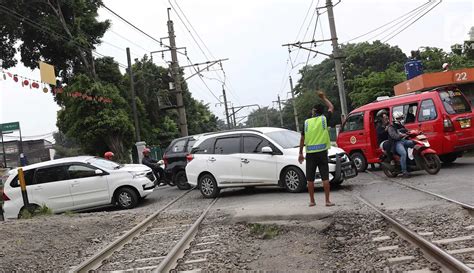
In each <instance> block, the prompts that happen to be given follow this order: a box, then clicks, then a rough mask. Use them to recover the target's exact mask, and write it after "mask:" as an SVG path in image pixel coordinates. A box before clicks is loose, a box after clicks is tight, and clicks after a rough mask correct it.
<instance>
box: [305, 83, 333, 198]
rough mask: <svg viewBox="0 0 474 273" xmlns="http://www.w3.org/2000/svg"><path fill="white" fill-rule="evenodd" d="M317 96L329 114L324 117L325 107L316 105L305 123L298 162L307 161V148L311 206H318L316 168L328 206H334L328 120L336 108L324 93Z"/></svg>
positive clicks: (318, 92) (307, 171)
mask: <svg viewBox="0 0 474 273" xmlns="http://www.w3.org/2000/svg"><path fill="white" fill-rule="evenodd" d="M316 94H317V95H318V97H319V98H320V99H321V100H322V101H323V102H324V104H325V105H326V107H327V108H328V113H327V114H326V115H324V114H323V113H324V106H322V105H320V104H316V105H314V106H313V109H312V117H311V118H309V119H307V120H306V121H305V122H304V130H302V131H301V140H300V153H299V157H298V161H299V162H300V164H302V163H303V162H304V160H305V157H304V155H303V146H306V179H307V180H308V192H309V201H310V203H309V206H310V207H312V206H314V205H316V203H315V201H314V179H315V176H316V168H318V170H319V174H320V175H321V179H322V180H323V187H324V195H325V197H326V206H328V207H330V206H334V203H331V201H330V200H329V190H330V186H329V163H328V149H329V148H330V147H331V140H330V139H329V128H328V120H329V119H330V118H331V116H332V113H333V112H334V106H333V105H332V103H331V102H330V101H329V100H328V98H327V97H326V95H325V94H324V92H322V91H317V92H316Z"/></svg>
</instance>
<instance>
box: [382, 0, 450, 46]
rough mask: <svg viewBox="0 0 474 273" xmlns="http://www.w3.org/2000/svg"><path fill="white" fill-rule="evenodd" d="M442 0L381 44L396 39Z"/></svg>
mask: <svg viewBox="0 0 474 273" xmlns="http://www.w3.org/2000/svg"><path fill="white" fill-rule="evenodd" d="M441 2H442V0H440V1H439V2H438V3H437V4H436V5H434V6H432V7H431V8H430V9H429V10H427V11H426V12H425V13H423V14H422V15H421V16H420V17H418V18H416V19H415V20H414V21H413V22H411V23H410V24H408V25H407V26H406V27H404V28H403V29H401V30H400V31H398V32H397V33H395V34H394V35H392V36H390V38H388V39H386V40H384V41H383V42H384V43H386V42H388V41H390V40H391V39H393V38H394V37H396V36H397V35H398V34H400V33H401V32H403V31H404V30H405V29H407V28H409V27H410V26H412V25H413V24H414V23H416V22H417V21H418V20H420V19H421V18H423V17H424V16H425V15H426V14H427V13H429V12H430V11H432V10H433V9H434V8H436V7H437V6H438V5H439V4H441Z"/></svg>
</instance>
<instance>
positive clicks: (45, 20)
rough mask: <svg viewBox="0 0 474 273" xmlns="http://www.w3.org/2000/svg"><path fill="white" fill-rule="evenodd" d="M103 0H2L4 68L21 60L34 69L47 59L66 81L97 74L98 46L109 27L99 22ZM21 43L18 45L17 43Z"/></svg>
mask: <svg viewBox="0 0 474 273" xmlns="http://www.w3.org/2000/svg"><path fill="white" fill-rule="evenodd" d="M101 3H102V1H100V0H87V1H84V0H68V1H62V0H38V1H26V0H19V1H8V0H0V13H2V16H0V25H1V26H2V27H1V28H0V37H1V38H0V59H2V60H4V62H3V67H4V68H9V67H12V66H15V65H16V64H17V60H16V59H15V54H16V53H17V52H18V51H19V52H20V55H21V61H22V63H23V64H24V65H25V66H26V67H29V68H31V69H34V68H37V67H38V61H40V60H44V61H46V62H48V63H50V64H52V65H54V66H55V68H56V71H58V72H59V75H60V76H61V77H62V78H63V80H64V81H65V82H67V81H68V79H70V78H71V77H72V76H73V73H74V72H78V70H80V71H81V72H83V73H85V74H88V75H89V76H92V77H94V76H95V75H94V69H93V66H92V64H91V62H92V56H91V55H92V52H91V50H94V49H95V45H97V44H99V43H100V38H101V37H102V36H103V35H104V33H105V31H106V30H107V29H108V27H109V25H110V23H109V22H108V21H103V22H99V21H97V9H98V8H99V7H100V5H101ZM20 41H21V42H22V43H21V45H20V46H19V47H16V45H17V44H18V42H20Z"/></svg>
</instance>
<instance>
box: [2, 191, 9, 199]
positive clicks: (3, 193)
mask: <svg viewBox="0 0 474 273" xmlns="http://www.w3.org/2000/svg"><path fill="white" fill-rule="evenodd" d="M2 199H3V201H9V200H10V198H8V196H7V195H6V194H5V192H2Z"/></svg>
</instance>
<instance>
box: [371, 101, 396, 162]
mask: <svg viewBox="0 0 474 273" xmlns="http://www.w3.org/2000/svg"><path fill="white" fill-rule="evenodd" d="M376 119H377V124H376V128H375V129H376V131H377V145H379V146H380V149H382V151H385V154H386V156H387V157H388V159H389V160H391V163H392V164H395V162H394V161H393V160H392V148H391V145H390V144H391V142H390V141H389V136H388V125H389V124H390V120H389V118H388V112H387V110H385V109H382V110H380V111H378V112H377V114H376Z"/></svg>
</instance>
